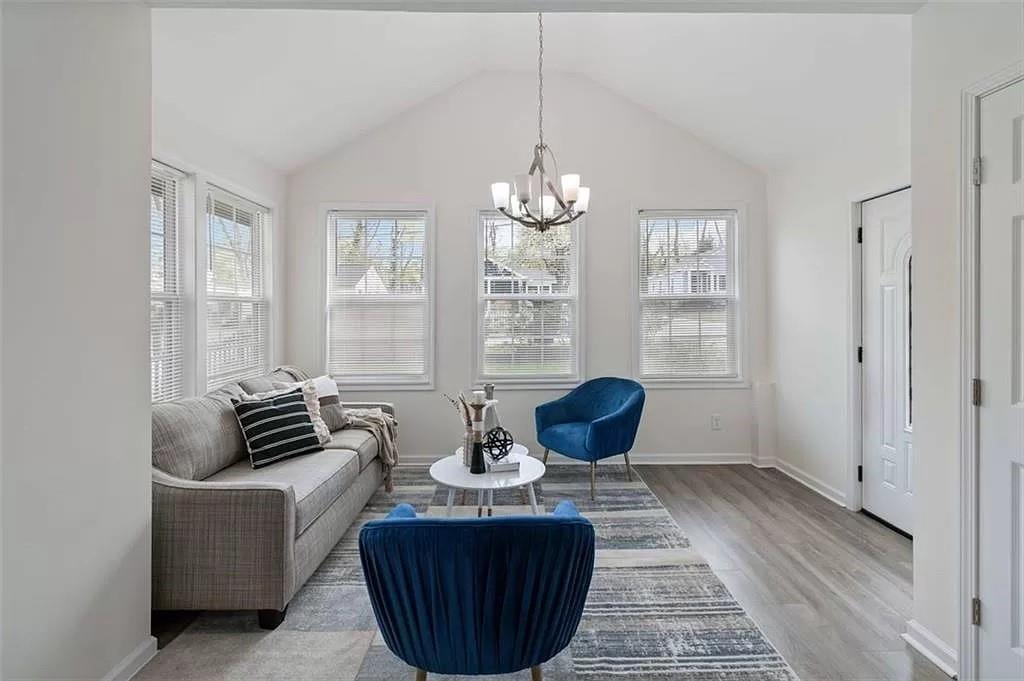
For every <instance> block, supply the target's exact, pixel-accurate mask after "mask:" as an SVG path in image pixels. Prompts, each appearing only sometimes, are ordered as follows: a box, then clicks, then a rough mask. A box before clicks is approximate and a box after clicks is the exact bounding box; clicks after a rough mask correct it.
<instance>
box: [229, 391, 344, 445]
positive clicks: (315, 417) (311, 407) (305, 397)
mask: <svg viewBox="0 0 1024 681" xmlns="http://www.w3.org/2000/svg"><path fill="white" fill-rule="evenodd" d="M295 388H299V389H300V390H301V391H302V401H303V402H305V403H306V411H308V412H309V420H310V421H312V422H313V430H314V431H315V432H316V436H317V439H319V440H320V444H322V445H325V444H327V443H328V442H330V441H331V429H330V428H328V427H327V424H326V423H324V420H323V419H322V418H321V417H320V400H319V399H318V398H317V396H316V387H315V386H314V385H313V382H312V381H303V382H301V383H274V390H267V391H266V392H261V393H253V394H252V395H242V397H241V399H242V400H248V401H251V400H263V399H266V398H268V397H272V396H274V395H283V394H285V393H289V392H291V391H293V390H295Z"/></svg>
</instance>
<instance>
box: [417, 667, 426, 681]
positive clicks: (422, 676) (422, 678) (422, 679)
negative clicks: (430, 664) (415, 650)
mask: <svg viewBox="0 0 1024 681" xmlns="http://www.w3.org/2000/svg"><path fill="white" fill-rule="evenodd" d="M416 681H427V672H426V671H424V670H422V669H417V670H416Z"/></svg>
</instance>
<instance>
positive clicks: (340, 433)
mask: <svg viewBox="0 0 1024 681" xmlns="http://www.w3.org/2000/svg"><path fill="white" fill-rule="evenodd" d="M324 449H348V450H352V451H353V452H356V453H357V454H358V455H359V470H363V469H364V468H366V467H367V466H369V465H370V462H371V461H373V460H374V459H376V458H377V438H375V437H374V436H373V434H372V433H370V431H368V430H358V429H356V428H345V429H343V430H336V431H334V432H333V433H331V441H330V442H328V443H327V444H325V445H324Z"/></svg>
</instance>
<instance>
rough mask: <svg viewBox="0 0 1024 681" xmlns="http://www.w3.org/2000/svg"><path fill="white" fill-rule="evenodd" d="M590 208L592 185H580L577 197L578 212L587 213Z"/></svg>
mask: <svg viewBox="0 0 1024 681" xmlns="http://www.w3.org/2000/svg"><path fill="white" fill-rule="evenodd" d="M588 208H590V187H580V191H579V195H578V196H577V197H576V212H577V213H585V212H587V209H588Z"/></svg>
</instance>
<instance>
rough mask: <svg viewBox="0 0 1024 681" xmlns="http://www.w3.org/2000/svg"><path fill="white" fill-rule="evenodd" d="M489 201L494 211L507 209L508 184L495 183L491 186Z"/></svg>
mask: <svg viewBox="0 0 1024 681" xmlns="http://www.w3.org/2000/svg"><path fill="white" fill-rule="evenodd" d="M491 199H492V200H493V201H494V209H495V210H501V209H503V208H504V209H507V208H508V182H495V183H494V184H492V185H491Z"/></svg>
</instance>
